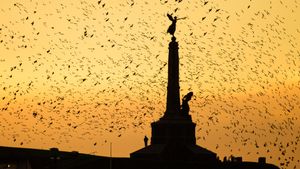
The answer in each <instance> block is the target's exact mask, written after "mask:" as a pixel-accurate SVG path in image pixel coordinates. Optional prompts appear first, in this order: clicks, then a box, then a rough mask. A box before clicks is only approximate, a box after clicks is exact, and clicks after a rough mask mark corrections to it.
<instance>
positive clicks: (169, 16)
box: [167, 13, 174, 21]
mask: <svg viewBox="0 0 300 169" xmlns="http://www.w3.org/2000/svg"><path fill="white" fill-rule="evenodd" d="M167 16H168V18H169V19H170V20H171V21H173V20H174V19H173V17H172V16H171V15H170V14H168V13H167Z"/></svg>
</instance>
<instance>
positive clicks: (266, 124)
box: [0, 0, 300, 168]
mask: <svg viewBox="0 0 300 169" xmlns="http://www.w3.org/2000/svg"><path fill="white" fill-rule="evenodd" d="M167 13H170V14H171V13H172V14H173V15H174V16H178V17H187V19H185V20H179V21H178V23H177V30H176V33H175V35H176V37H177V40H178V42H179V55H180V92H181V96H183V95H184V94H186V93H187V92H188V91H193V92H194V94H195V96H194V97H193V100H192V101H191V102H190V107H191V112H190V114H191V115H192V117H193V121H194V122H196V123H197V128H196V130H197V143H198V144H199V145H201V146H204V147H207V148H208V149H210V150H212V151H215V152H216V153H217V154H218V155H219V156H220V157H221V158H222V157H223V156H225V155H227V156H229V155H231V154H233V155H236V156H243V157H244V159H245V160H252V161H256V160H257V158H258V157H259V156H266V157H267V161H269V162H272V163H275V164H277V165H279V164H280V163H284V168H293V167H294V166H298V167H299V166H300V162H299V160H300V158H299V157H300V150H299V149H300V147H299V144H296V143H297V142H299V140H300V125H299V124H300V123H299V122H300V120H299V118H300V115H299V111H300V103H299V100H300V94H299V93H300V88H299V86H300V75H299V73H300V67H299V65H300V51H299V49H298V46H299V43H300V27H299V25H300V20H299V19H298V18H297V17H298V16H300V10H299V4H298V2H297V1H296V0H287V1H280V0H275V1H271V0H267V1H258V0H249V1H239V0H212V1H208V3H207V4H206V5H204V1H199V0H182V1H175V0H174V1H168V0H166V1H151V2H147V1H142V0H141V1H133V0H126V1H123V0H122V1H120V0H118V1H117V0H111V1H107V0H101V1H84V0H81V1H71V0H63V1H50V0H49V1H37V0H26V1H23V2H22V3H20V2H17V1H9V2H8V1H4V0H1V1H0V19H1V23H0V71H1V74H0V87H1V90H0V99H1V102H0V111H1V114H0V120H1V123H0V131H1V132H0V135H1V138H5V139H1V140H0V145H2V146H14V147H33V148H43V149H48V148H50V147H58V148H59V149H61V150H65V151H72V150H78V151H80V152H83V153H91V154H97V155H106V156H107V155H109V142H112V143H113V155H114V156H128V155H129V153H130V152H133V151H135V150H137V149H139V148H141V147H142V146H143V137H144V135H148V136H150V132H151V131H150V123H151V122H153V121H155V120H158V119H159V117H161V116H162V114H163V113H164V111H165V98H166V85H167V84H166V82H167V66H166V63H167V58H168V43H169V41H170V35H168V34H167V33H166V30H167V28H168V26H169V25H170V24H171V22H170V21H169V20H168V18H167V16H166V14H167ZM253 131H254V132H253ZM95 143H96V144H95ZM287 162H289V163H287Z"/></svg>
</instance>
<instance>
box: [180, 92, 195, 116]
mask: <svg viewBox="0 0 300 169" xmlns="http://www.w3.org/2000/svg"><path fill="white" fill-rule="evenodd" d="M192 96H193V92H189V93H188V94H186V95H185V96H184V97H183V98H182V105H181V114H182V115H183V116H188V115H189V111H190V106H189V104H188V102H189V101H190V100H191V99H192Z"/></svg>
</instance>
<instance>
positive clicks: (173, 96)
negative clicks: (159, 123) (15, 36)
mask: <svg viewBox="0 0 300 169" xmlns="http://www.w3.org/2000/svg"><path fill="white" fill-rule="evenodd" d="M179 114H180V96H179V56H178V42H176V38H175V37H174V36H173V37H172V41H171V42H170V43H169V59H168V87H167V103H166V112H165V115H164V118H170V117H174V116H178V115H179Z"/></svg>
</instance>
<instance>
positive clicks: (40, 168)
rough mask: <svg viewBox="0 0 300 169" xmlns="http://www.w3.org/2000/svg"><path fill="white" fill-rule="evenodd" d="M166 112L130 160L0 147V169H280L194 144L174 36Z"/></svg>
mask: <svg viewBox="0 0 300 169" xmlns="http://www.w3.org/2000/svg"><path fill="white" fill-rule="evenodd" d="M168 57H169V58H168V86H167V101H166V111H165V113H164V115H163V117H161V118H160V119H159V120H158V121H156V122H153V123H151V128H152V135H151V142H150V145H148V138H147V137H145V138H144V142H145V147H143V148H141V149H140V150H137V151H135V152H132V153H131V154H130V158H111V157H103V156H94V155H87V154H81V153H78V152H76V151H74V152H62V151H59V150H58V149H57V148H51V149H50V150H35V149H24V148H11V147H0V169H4V168H5V169H8V168H10V169H98V168H107V169H108V168H110V169H141V168H142V169H169V168H170V169H171V168H172V169H202V168H203V169H279V168H278V167H277V166H275V165H273V164H267V163H266V158H264V157H260V158H259V159H258V161H257V162H244V161H243V159H242V157H230V158H228V159H227V158H226V159H224V160H223V161H221V160H220V159H218V157H217V154H216V153H214V152H212V151H210V150H208V149H206V148H204V147H201V146H199V145H197V144H196V137H195V127H196V124H195V123H194V122H193V121H192V118H191V115H189V105H188V101H189V100H190V99H191V97H192V95H193V93H192V92H190V93H188V94H187V95H186V96H185V97H184V98H183V99H182V105H180V93H179V91H180V90H179V89H180V88H179V54H178V42H176V38H175V36H172V40H171V42H170V43H169V56H168Z"/></svg>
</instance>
